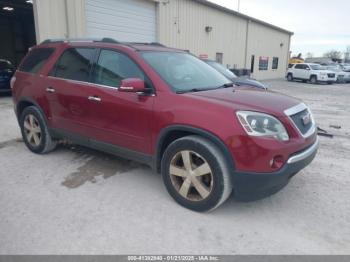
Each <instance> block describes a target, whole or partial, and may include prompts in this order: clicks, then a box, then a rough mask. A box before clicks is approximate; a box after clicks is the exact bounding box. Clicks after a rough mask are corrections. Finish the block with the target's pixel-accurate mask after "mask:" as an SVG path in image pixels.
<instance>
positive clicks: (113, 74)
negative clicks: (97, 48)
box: [93, 50, 145, 88]
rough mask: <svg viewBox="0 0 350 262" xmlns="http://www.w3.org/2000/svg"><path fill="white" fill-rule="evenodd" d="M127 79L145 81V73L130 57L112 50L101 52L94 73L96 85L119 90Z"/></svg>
mask: <svg viewBox="0 0 350 262" xmlns="http://www.w3.org/2000/svg"><path fill="white" fill-rule="evenodd" d="M126 78H140V79H142V80H145V76H144V74H143V72H142V71H141V70H140V69H139V67H138V66H137V65H136V64H135V63H134V62H133V61H132V60H131V59H130V58H129V57H127V56H126V55H124V54H122V53H119V52H116V51H112V50H101V52H100V56H99V58H98V61H97V64H96V66H95V69H94V72H93V81H94V83H96V84H100V85H105V86H111V87H116V88H117V87H119V86H120V85H121V81H122V80H123V79H126Z"/></svg>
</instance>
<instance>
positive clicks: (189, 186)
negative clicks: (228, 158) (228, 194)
mask: <svg viewBox="0 0 350 262" xmlns="http://www.w3.org/2000/svg"><path fill="white" fill-rule="evenodd" d="M169 174H170V178H171V182H172V185H173V186H174V188H175V189H176V191H177V192H178V193H179V194H180V195H181V196H182V197H184V198H186V199H187V200H190V201H201V200H204V199H206V198H208V196H209V195H210V193H211V191H212V190H213V173H212V170H211V168H210V166H209V164H208V162H207V161H206V160H205V159H204V158H203V157H202V156H201V155H199V154H197V153H195V152H193V151H188V150H185V151H180V152H178V153H176V154H175V156H174V157H173V158H172V160H171V162H170V167H169Z"/></svg>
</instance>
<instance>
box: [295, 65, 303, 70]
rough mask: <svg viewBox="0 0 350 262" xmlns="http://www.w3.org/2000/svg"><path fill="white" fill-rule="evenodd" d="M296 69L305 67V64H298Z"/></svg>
mask: <svg viewBox="0 0 350 262" xmlns="http://www.w3.org/2000/svg"><path fill="white" fill-rule="evenodd" d="M295 69H304V65H302V64H297V65H295Z"/></svg>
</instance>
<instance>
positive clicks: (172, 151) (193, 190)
mask: <svg viewBox="0 0 350 262" xmlns="http://www.w3.org/2000/svg"><path fill="white" fill-rule="evenodd" d="M161 172H162V177H163V181H164V184H165V186H166V188H167V190H168V192H169V194H170V195H171V196H172V197H173V198H174V200H175V201H176V202H177V203H179V204H180V205H182V206H184V207H186V208H188V209H191V210H194V211H200V212H204V211H209V210H213V209H215V208H217V207H218V206H220V205H221V204H222V203H223V202H224V201H225V200H226V199H227V198H228V197H229V196H230V194H231V192H232V184H231V177H230V172H229V168H228V165H227V163H226V161H225V157H224V155H223V153H222V152H221V151H220V149H219V148H218V147H217V146H216V145H215V144H213V143H212V142H211V141H209V140H207V139H204V138H202V137H199V136H187V137H183V138H180V139H178V140H175V141H174V142H172V143H171V144H170V145H169V146H168V148H167V149H166V150H165V152H164V155H163V158H162V163H161Z"/></svg>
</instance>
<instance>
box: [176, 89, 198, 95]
mask: <svg viewBox="0 0 350 262" xmlns="http://www.w3.org/2000/svg"><path fill="white" fill-rule="evenodd" d="M200 91H205V89H198V88H192V89H188V90H180V91H176V94H185V93H193V92H200Z"/></svg>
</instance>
